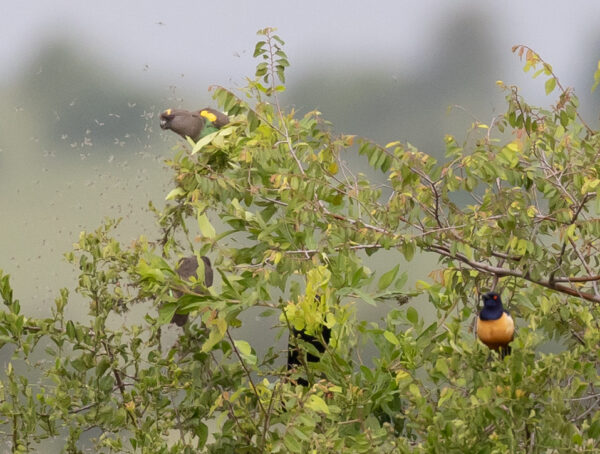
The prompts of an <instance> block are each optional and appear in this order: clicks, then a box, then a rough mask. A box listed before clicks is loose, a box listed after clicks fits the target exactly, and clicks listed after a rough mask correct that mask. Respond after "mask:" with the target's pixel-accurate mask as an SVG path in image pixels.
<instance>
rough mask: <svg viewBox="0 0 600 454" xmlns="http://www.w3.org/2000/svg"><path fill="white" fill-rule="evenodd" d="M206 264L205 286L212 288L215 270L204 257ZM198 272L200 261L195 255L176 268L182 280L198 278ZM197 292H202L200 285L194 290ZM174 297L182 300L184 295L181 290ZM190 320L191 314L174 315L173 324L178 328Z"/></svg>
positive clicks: (179, 263)
mask: <svg viewBox="0 0 600 454" xmlns="http://www.w3.org/2000/svg"><path fill="white" fill-rule="evenodd" d="M200 258H201V259H202V261H203V262H204V286H205V287H210V286H211V285H212V284H213V270H212V266H211V264H210V260H209V258H208V257H205V256H202V257H200ZM197 270H198V259H197V258H196V256H195V255H192V256H190V257H184V258H182V259H181V260H179V262H177V266H176V268H175V272H176V273H177V274H178V275H179V277H180V278H181V279H186V280H187V279H189V278H190V277H192V276H196V273H197ZM193 290H194V291H195V292H199V291H201V287H200V285H197V286H195V287H194V288H193ZM173 296H175V298H181V297H182V296H183V293H182V292H180V291H179V290H174V291H173ZM188 318H189V314H177V313H175V314H173V318H171V323H175V324H176V325H177V326H183V325H185V324H186V323H187V321H188Z"/></svg>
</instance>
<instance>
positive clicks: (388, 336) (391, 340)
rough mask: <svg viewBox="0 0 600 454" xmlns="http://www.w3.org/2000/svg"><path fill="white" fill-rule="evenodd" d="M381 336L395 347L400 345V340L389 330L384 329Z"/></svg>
mask: <svg viewBox="0 0 600 454" xmlns="http://www.w3.org/2000/svg"><path fill="white" fill-rule="evenodd" d="M383 337H385V340H387V341H388V342H389V343H390V344H392V345H395V346H396V347H397V346H399V345H400V341H399V340H398V338H397V337H396V335H395V334H394V333H392V332H391V331H384V332H383Z"/></svg>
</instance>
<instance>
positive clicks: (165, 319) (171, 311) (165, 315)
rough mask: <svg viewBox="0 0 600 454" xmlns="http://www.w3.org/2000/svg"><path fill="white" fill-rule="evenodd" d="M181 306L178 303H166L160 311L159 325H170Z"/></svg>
mask: <svg viewBox="0 0 600 454" xmlns="http://www.w3.org/2000/svg"><path fill="white" fill-rule="evenodd" d="M178 307H179V305H178V304H177V303H165V304H163V305H162V306H160V308H159V309H158V324H159V325H165V324H167V323H170V322H171V320H172V319H173V315H175V312H177V308H178Z"/></svg>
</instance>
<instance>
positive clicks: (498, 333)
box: [477, 292, 515, 357]
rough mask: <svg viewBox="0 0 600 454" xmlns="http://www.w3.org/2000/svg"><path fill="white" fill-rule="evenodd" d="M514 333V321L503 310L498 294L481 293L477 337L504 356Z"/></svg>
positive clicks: (508, 351) (507, 352) (507, 351)
mask: <svg viewBox="0 0 600 454" xmlns="http://www.w3.org/2000/svg"><path fill="white" fill-rule="evenodd" d="M514 334H515V322H514V321H513V319H512V317H511V316H510V314H509V313H508V312H507V311H506V310H504V307H503V306H502V300H501V299H500V295H498V294H497V293H496V292H489V293H486V294H484V295H483V309H482V310H481V312H479V317H477V337H478V338H479V340H480V341H481V342H483V343H484V344H485V345H487V346H488V347H489V348H491V349H493V350H496V351H498V352H500V356H501V357H504V356H505V355H508V354H509V353H510V346H509V345H508V344H509V343H510V342H511V341H512V340H513V337H514Z"/></svg>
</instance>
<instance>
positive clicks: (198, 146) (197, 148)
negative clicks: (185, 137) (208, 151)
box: [192, 130, 219, 154]
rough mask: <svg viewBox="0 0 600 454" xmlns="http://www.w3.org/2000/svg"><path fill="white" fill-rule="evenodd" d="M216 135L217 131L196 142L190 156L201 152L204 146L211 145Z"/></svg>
mask: <svg viewBox="0 0 600 454" xmlns="http://www.w3.org/2000/svg"><path fill="white" fill-rule="evenodd" d="M218 133H219V131H218V130H217V131H215V132H211V133H210V134H208V135H206V136H204V137H202V138H201V139H200V140H199V141H198V142H196V145H194V149H193V150H192V154H196V153H198V152H199V151H200V150H202V148H204V147H205V146H206V145H208V144H209V143H211V142H212V140H213V139H214V138H215V137H216V136H217V134H218Z"/></svg>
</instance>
